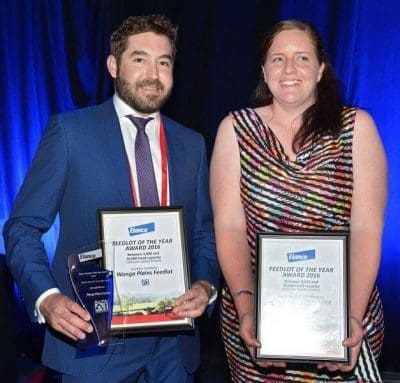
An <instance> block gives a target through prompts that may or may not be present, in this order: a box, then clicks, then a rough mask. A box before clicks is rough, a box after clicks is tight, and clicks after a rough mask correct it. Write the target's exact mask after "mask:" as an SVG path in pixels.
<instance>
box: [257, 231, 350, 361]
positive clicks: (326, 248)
mask: <svg viewBox="0 0 400 383" xmlns="http://www.w3.org/2000/svg"><path fill="white" fill-rule="evenodd" d="M347 238H348V234H347V233H330V232H329V233H327V232H324V233H322V234H321V233H312V234H287V233H286V234H285V233H279V234H260V235H259V236H258V243H257V245H258V253H257V254H258V264H257V268H258V270H257V292H256V294H257V302H256V336H257V338H258V339H259V340H260V342H261V344H262V346H261V347H260V348H258V349H257V351H256V358H258V359H273V360H289V361H296V360H299V361H302V362H304V361H306V362H319V361H337V362H347V361H348V349H347V347H343V346H342V342H343V340H344V339H345V338H346V337H347V336H348V277H347V270H348V264H347V263H348V262H347V248H348V244H347V242H348V241H347Z"/></svg>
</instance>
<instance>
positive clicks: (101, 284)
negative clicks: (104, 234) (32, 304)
mask: <svg viewBox="0 0 400 383" xmlns="http://www.w3.org/2000/svg"><path fill="white" fill-rule="evenodd" d="M102 258H103V255H102V243H95V244H93V245H92V246H87V247H85V248H83V249H81V250H79V251H77V252H76V253H74V254H71V255H70V256H69V257H68V270H69V276H70V279H71V282H72V286H73V289H74V292H75V294H76V297H77V301H78V303H79V304H80V305H81V306H82V307H83V308H85V310H87V312H88V313H89V314H90V322H91V324H92V326H93V329H94V330H93V332H92V333H90V334H88V335H87V337H86V339H84V340H79V341H78V344H77V347H78V349H86V348H92V347H99V346H107V345H109V344H110V343H114V342H113V341H111V319H112V307H113V296H114V292H113V273H112V271H110V270H106V269H104V268H103V267H102Z"/></svg>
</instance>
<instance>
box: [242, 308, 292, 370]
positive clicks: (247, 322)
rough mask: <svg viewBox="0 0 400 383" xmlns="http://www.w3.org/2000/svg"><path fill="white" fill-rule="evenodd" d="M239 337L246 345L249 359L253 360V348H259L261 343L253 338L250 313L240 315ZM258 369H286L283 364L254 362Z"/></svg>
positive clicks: (252, 320) (251, 315)
mask: <svg viewBox="0 0 400 383" xmlns="http://www.w3.org/2000/svg"><path fill="white" fill-rule="evenodd" d="M240 336H241V338H242V339H243V341H244V343H245V344H246V347H247V349H248V350H249V353H250V355H251V357H252V358H253V360H254V355H255V348H256V347H261V343H260V341H259V340H258V339H256V338H255V336H254V315H253V314H250V313H246V314H243V315H241V317H240ZM255 363H257V364H258V365H259V366H260V367H271V366H273V367H286V363H285V362H279V361H271V362H268V361H263V362H261V361H256V362H255Z"/></svg>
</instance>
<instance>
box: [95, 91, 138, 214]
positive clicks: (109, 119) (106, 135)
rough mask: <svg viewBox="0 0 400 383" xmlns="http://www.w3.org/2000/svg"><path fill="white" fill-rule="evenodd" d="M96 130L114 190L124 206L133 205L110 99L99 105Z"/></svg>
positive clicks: (127, 170) (115, 116)
mask: <svg viewBox="0 0 400 383" xmlns="http://www.w3.org/2000/svg"><path fill="white" fill-rule="evenodd" d="M96 125H97V126H96V130H97V134H98V139H99V142H100V143H101V145H102V147H103V148H104V152H103V155H104V156H105V157H106V159H107V163H108V164H109V165H110V168H109V171H110V173H111V175H112V182H113V185H114V188H115V191H116V192H118V193H119V194H120V196H121V198H122V200H123V203H124V206H128V207H131V206H133V201H132V192H131V186H130V170H129V165H128V160H127V156H126V152H125V146H124V141H123V138H122V134H121V128H120V125H119V121H118V117H117V114H116V112H115V109H114V105H113V103H112V99H110V100H108V101H107V102H105V103H104V104H103V105H101V106H100V107H99V111H98V115H97V120H96Z"/></svg>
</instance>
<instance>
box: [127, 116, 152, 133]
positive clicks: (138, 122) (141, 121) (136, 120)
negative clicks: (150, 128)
mask: <svg viewBox="0 0 400 383" xmlns="http://www.w3.org/2000/svg"><path fill="white" fill-rule="evenodd" d="M127 117H128V118H129V119H130V120H131V121H132V122H133V124H134V125H135V126H136V128H137V129H139V130H141V131H143V132H144V128H145V127H146V125H147V123H148V122H149V121H151V120H152V119H153V117H138V116H132V115H129V116H127Z"/></svg>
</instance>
